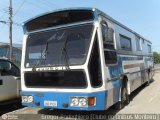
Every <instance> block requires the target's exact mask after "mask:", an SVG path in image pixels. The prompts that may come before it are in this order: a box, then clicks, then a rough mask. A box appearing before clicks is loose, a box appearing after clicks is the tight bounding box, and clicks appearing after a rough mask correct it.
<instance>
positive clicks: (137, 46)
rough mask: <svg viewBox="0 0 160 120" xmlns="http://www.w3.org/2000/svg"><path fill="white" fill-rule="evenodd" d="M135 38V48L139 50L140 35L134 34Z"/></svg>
mask: <svg viewBox="0 0 160 120" xmlns="http://www.w3.org/2000/svg"><path fill="white" fill-rule="evenodd" d="M135 38H136V50H137V51H140V50H141V46H140V37H138V36H135Z"/></svg>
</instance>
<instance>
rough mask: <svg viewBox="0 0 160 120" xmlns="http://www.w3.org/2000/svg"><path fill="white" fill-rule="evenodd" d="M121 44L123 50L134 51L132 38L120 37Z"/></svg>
mask: <svg viewBox="0 0 160 120" xmlns="http://www.w3.org/2000/svg"><path fill="white" fill-rule="evenodd" d="M120 44H121V49H122V50H128V51H131V50H132V44H131V38H129V37H126V36H124V35H120Z"/></svg>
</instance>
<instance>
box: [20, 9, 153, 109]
mask: <svg viewBox="0 0 160 120" xmlns="http://www.w3.org/2000/svg"><path fill="white" fill-rule="evenodd" d="M23 28H24V38H23V52H22V64H21V79H22V83H21V86H22V91H21V96H22V104H23V105H24V106H31V107H41V108H56V109H69V110H86V111H92V110H106V109H108V108H109V107H110V106H112V105H115V106H117V108H119V109H120V108H122V107H123V106H124V105H125V104H126V103H128V102H129V96H130V94H131V93H132V92H133V91H134V90H136V89H137V88H138V87H140V86H141V85H142V84H144V83H150V79H151V77H152V76H151V73H152V68H153V61H152V50H151V49H152V48H151V45H152V44H151V42H150V41H149V40H147V39H145V38H144V37H142V36H141V35H139V34H138V33H136V32H134V31H133V30H131V29H129V28H128V27H126V26H124V25H123V24H121V23H119V22H118V21H116V20H114V19H113V18H111V17H110V16H108V15H106V14H105V13H104V12H102V11H100V10H98V9H95V8H69V9H61V10H56V11H53V12H49V13H46V14H43V15H40V16H37V17H34V18H32V19H30V20H28V21H26V22H25V23H24V26H23Z"/></svg>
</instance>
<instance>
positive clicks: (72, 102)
mask: <svg viewBox="0 0 160 120" xmlns="http://www.w3.org/2000/svg"><path fill="white" fill-rule="evenodd" d="M78 104H79V100H78V98H76V97H73V98H71V106H78Z"/></svg>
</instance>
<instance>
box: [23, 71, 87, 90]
mask: <svg viewBox="0 0 160 120" xmlns="http://www.w3.org/2000/svg"><path fill="white" fill-rule="evenodd" d="M25 85H26V86H27V87H42V88H45V87H47V88H48V87H50V88H84V87H87V80H86V77H85V74H84V72H83V71H58V72H34V73H25Z"/></svg>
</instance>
